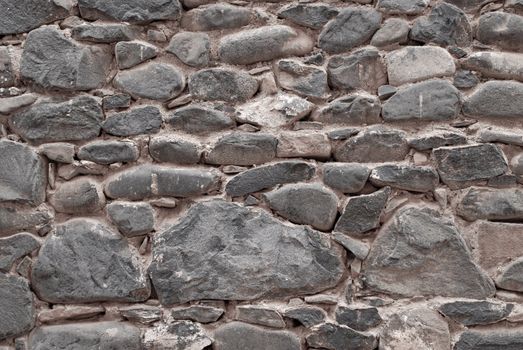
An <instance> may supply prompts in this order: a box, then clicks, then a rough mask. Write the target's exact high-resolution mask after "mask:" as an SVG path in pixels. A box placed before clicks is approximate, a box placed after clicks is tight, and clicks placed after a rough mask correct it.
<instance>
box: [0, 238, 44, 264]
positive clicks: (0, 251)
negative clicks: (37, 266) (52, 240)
mask: <svg viewBox="0 0 523 350" xmlns="http://www.w3.org/2000/svg"><path fill="white" fill-rule="evenodd" d="M38 248H40V242H39V241H38V240H37V239H36V238H35V237H34V236H33V235H31V234H30V233H25V232H24V233H19V234H16V235H13V236H10V237H7V238H2V239H0V271H1V272H9V270H11V267H12V266H13V264H14V263H15V262H16V261H17V260H19V259H20V258H22V257H23V256H25V255H27V254H29V253H31V252H32V251H34V250H36V249H38Z"/></svg>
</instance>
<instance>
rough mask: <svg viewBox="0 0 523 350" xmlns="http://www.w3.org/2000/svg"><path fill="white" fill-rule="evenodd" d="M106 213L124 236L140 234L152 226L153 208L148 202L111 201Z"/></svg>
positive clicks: (149, 229) (150, 229)
mask: <svg viewBox="0 0 523 350" xmlns="http://www.w3.org/2000/svg"><path fill="white" fill-rule="evenodd" d="M107 215H108V216H109V219H110V220H111V222H112V223H113V224H115V225H116V227H118V230H119V231H120V232H121V233H123V234H124V235H125V236H126V237H135V236H141V235H144V234H146V233H149V232H151V231H152V230H153V228H154V209H153V207H152V206H151V205H150V204H149V203H135V202H112V203H111V204H109V205H107Z"/></svg>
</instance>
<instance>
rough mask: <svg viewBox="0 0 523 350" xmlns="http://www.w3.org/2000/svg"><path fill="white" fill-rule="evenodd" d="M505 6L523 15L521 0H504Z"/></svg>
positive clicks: (522, 2)
mask: <svg viewBox="0 0 523 350" xmlns="http://www.w3.org/2000/svg"><path fill="white" fill-rule="evenodd" d="M505 7H506V8H509V9H512V10H513V11H514V12H515V13H517V14H518V15H523V1H521V0H506V1H505Z"/></svg>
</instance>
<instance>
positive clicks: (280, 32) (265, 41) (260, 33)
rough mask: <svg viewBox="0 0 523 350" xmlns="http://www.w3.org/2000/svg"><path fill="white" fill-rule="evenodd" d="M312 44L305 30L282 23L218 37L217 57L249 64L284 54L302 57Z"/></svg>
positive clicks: (235, 62)
mask: <svg viewBox="0 0 523 350" xmlns="http://www.w3.org/2000/svg"><path fill="white" fill-rule="evenodd" d="M313 46H314V44H313V42H312V39H311V38H310V37H309V36H307V35H306V34H305V33H303V32H301V31H298V30H296V29H293V28H291V27H288V26H285V25H279V24H277V25H271V26H265V27H259V28H256V29H248V30H243V31H241V32H238V33H234V34H229V35H226V36H224V37H222V38H221V40H220V43H219V45H218V57H219V58H220V60H221V61H223V62H225V63H229V64H252V63H256V62H262V61H271V60H274V59H277V58H282V57H287V56H303V55H305V54H307V53H309V52H311V51H312V48H313Z"/></svg>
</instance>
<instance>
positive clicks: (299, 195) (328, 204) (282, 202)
mask: <svg viewBox="0 0 523 350" xmlns="http://www.w3.org/2000/svg"><path fill="white" fill-rule="evenodd" d="M265 198H266V200H267V202H268V203H269V207H270V208H271V209H272V210H274V211H275V212H276V213H278V214H279V215H281V216H283V217H284V218H286V219H288V220H289V221H291V222H294V223H296V224H305V225H311V226H312V227H314V228H317V229H319V230H324V231H327V230H330V229H332V227H333V226H334V221H335V220H336V214H337V213H338V197H336V194H334V192H332V191H331V190H329V189H327V188H325V187H323V186H322V185H320V184H297V185H294V184H288V185H284V186H282V187H281V188H279V189H277V190H274V191H272V192H269V193H267V194H265Z"/></svg>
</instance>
